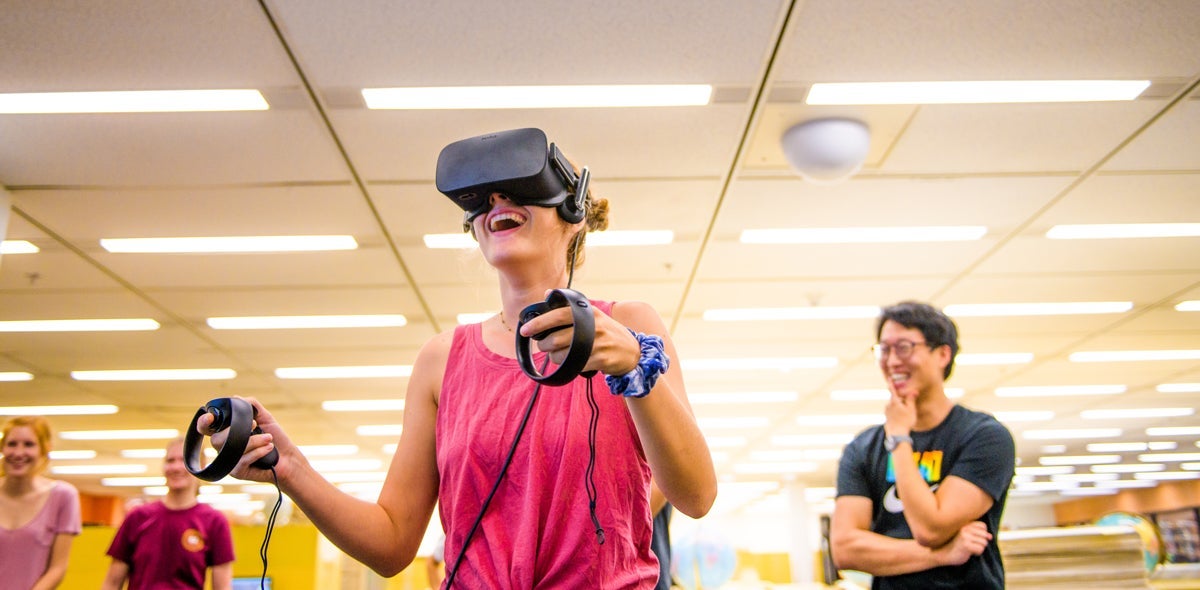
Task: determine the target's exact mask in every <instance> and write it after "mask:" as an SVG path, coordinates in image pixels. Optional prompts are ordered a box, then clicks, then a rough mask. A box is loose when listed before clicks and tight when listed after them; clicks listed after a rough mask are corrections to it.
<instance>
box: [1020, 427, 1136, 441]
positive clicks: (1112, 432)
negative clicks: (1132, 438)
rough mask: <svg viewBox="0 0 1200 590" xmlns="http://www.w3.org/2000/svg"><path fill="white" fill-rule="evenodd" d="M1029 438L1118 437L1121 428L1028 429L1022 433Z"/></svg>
mask: <svg viewBox="0 0 1200 590" xmlns="http://www.w3.org/2000/svg"><path fill="white" fill-rule="evenodd" d="M1021 436H1023V437H1024V438H1026V439H1028V440H1057V439H1072V438H1116V437H1118V436H1121V429H1120V428H1061V429H1049V430H1026V431H1025V432H1024V433H1022V434H1021Z"/></svg>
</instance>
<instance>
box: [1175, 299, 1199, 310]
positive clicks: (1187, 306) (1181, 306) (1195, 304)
mask: <svg viewBox="0 0 1200 590" xmlns="http://www.w3.org/2000/svg"><path fill="white" fill-rule="evenodd" d="M1175 311H1200V299H1193V300H1191V301H1180V302H1179V303H1177V304H1175Z"/></svg>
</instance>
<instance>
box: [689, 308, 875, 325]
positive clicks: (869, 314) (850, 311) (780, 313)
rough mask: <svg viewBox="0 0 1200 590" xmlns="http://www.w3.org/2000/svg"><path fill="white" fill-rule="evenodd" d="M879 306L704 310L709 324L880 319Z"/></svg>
mask: <svg viewBox="0 0 1200 590" xmlns="http://www.w3.org/2000/svg"><path fill="white" fill-rule="evenodd" d="M879 313H880V310H879V306H877V305H845V306H830V307H741V308H738V307H731V308H726V309H706V310H704V320H705V321H708V322H745V321H780V320H844V319H863V318H876V317H879Z"/></svg>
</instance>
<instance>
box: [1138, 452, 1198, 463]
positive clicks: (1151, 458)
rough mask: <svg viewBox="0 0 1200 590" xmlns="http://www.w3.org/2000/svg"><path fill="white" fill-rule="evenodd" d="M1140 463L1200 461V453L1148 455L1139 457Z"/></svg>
mask: <svg viewBox="0 0 1200 590" xmlns="http://www.w3.org/2000/svg"><path fill="white" fill-rule="evenodd" d="M1138 461H1141V462H1143V463H1159V462H1165V463H1173V462H1178V461H1200V453H1146V454H1145V455H1138Z"/></svg>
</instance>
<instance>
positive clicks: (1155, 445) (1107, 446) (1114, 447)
mask: <svg viewBox="0 0 1200 590" xmlns="http://www.w3.org/2000/svg"><path fill="white" fill-rule="evenodd" d="M1175 447H1176V445H1175V443H1173V442H1151V443H1144V442H1115V443H1091V444H1089V445H1087V450H1088V452H1089V453H1138V452H1144V451H1170V450H1172V449H1174V448H1175Z"/></svg>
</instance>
